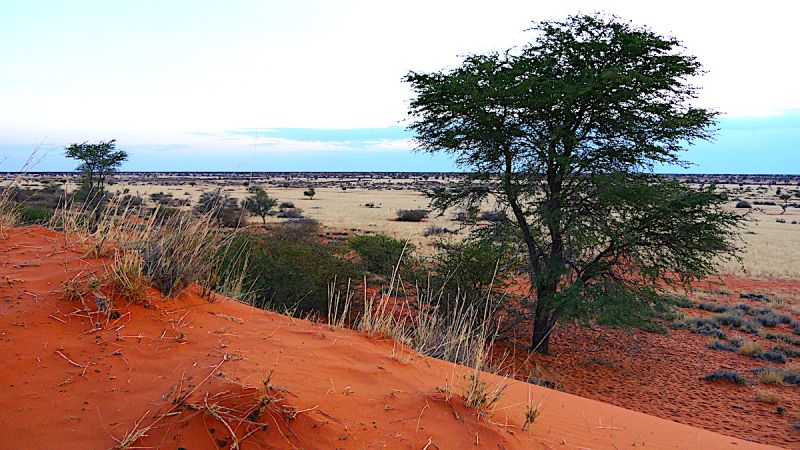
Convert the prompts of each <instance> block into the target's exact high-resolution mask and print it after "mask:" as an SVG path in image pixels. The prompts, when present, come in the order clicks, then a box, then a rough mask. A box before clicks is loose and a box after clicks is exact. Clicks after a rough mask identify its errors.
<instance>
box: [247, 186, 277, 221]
mask: <svg viewBox="0 0 800 450" xmlns="http://www.w3.org/2000/svg"><path fill="white" fill-rule="evenodd" d="M252 191H253V195H251V196H249V197H247V198H245V199H244V207H245V208H246V209H247V210H248V211H250V212H251V213H253V214H255V215H257V216H259V217H261V220H262V221H263V222H264V224H265V225H266V223H267V215H268V214H269V212H270V211H271V210H272V208H274V207H275V205H277V204H278V200H276V199H274V198H272V197H270V196H269V195H267V191H265V190H264V189H262V188H260V187H257V188H255V189H253V190H252Z"/></svg>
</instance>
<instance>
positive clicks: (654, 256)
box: [405, 15, 743, 353]
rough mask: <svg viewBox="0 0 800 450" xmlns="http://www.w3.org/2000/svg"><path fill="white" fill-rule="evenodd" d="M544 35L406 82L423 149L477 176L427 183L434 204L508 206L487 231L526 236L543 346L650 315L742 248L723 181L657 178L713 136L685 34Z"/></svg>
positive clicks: (536, 330)
mask: <svg viewBox="0 0 800 450" xmlns="http://www.w3.org/2000/svg"><path fill="white" fill-rule="evenodd" d="M533 30H534V31H535V32H537V37H536V38H535V40H534V41H533V42H531V43H530V44H527V45H525V46H524V47H522V48H519V49H512V50H509V51H506V52H493V53H488V54H484V55H473V56H468V57H466V58H465V60H464V61H463V63H462V64H461V66H460V67H457V68H455V69H452V70H447V71H440V72H433V73H417V72H410V73H409V74H408V75H406V77H405V81H407V82H408V83H410V85H411V88H412V91H413V92H414V94H415V98H414V99H413V100H412V102H411V109H410V112H409V114H410V115H411V116H412V118H413V119H414V122H413V123H412V125H411V126H410V129H411V130H412V131H414V132H415V133H416V135H417V137H416V140H417V143H418V145H419V148H420V149H421V150H423V151H427V152H431V153H439V152H444V153H448V154H450V155H452V156H454V157H455V160H456V162H457V164H458V165H459V166H460V167H462V168H463V169H465V170H466V172H467V175H466V177H465V178H464V180H463V181H462V182H459V183H458V184H456V185H455V186H450V187H447V188H439V189H435V190H433V191H431V192H428V195H429V196H430V198H431V204H432V206H433V207H434V208H435V209H436V210H438V211H439V212H440V213H444V211H446V210H449V209H451V208H466V209H469V208H473V209H474V208H475V207H476V206H478V205H481V204H482V202H483V201H485V200H487V199H494V200H496V202H497V205H498V210H502V211H507V212H508V219H504V220H499V221H497V222H492V223H491V224H489V225H488V226H484V227H481V228H478V229H476V232H477V233H481V234H491V233H496V234H495V236H519V238H520V239H521V241H522V244H523V245H522V247H523V248H524V253H525V256H526V257H527V260H528V264H527V275H528V279H529V281H530V284H531V293H530V296H531V298H532V299H535V302H527V304H528V305H529V306H528V309H527V311H526V313H527V315H528V316H529V318H530V319H531V322H532V323H533V329H532V333H531V341H530V343H531V348H532V349H533V350H536V351H539V352H542V353H548V351H549V341H550V336H551V332H552V330H553V329H554V327H555V326H556V324H557V323H558V321H559V320H563V319H575V320H579V321H592V320H594V321H601V322H603V323H608V324H613V325H626V326H627V325H640V324H644V323H646V322H647V321H648V320H649V319H650V318H651V317H652V315H653V310H654V308H656V307H658V306H659V304H660V302H662V301H667V300H666V299H665V298H664V297H663V296H662V294H663V292H664V291H663V289H664V288H667V287H673V286H686V285H689V284H690V283H691V282H692V281H694V280H697V279H700V278H703V277H706V276H707V275H709V274H710V273H712V272H713V270H714V268H715V262H716V261H718V257H720V256H721V257H722V258H723V259H726V258H731V257H735V251H736V245H735V243H734V238H735V236H736V229H737V228H738V226H739V225H740V223H741V220H743V219H742V218H741V216H739V215H738V214H736V213H735V212H733V211H728V210H726V209H725V208H724V204H725V203H726V202H727V201H728V199H727V197H726V195H725V194H724V193H723V192H718V191H717V190H716V189H715V188H714V186H707V187H703V188H700V189H696V190H695V189H691V188H690V187H689V186H688V185H687V184H685V183H682V182H679V181H676V180H671V179H668V178H666V177H661V176H657V175H655V174H653V168H655V167H657V166H662V165H671V164H672V165H675V164H677V165H681V164H684V165H685V163H683V161H682V160H681V159H680V158H679V157H678V152H679V151H681V150H682V149H683V147H684V146H685V145H688V144H690V143H691V142H693V141H696V140H703V139H710V138H712V136H713V127H714V125H715V116H716V113H715V112H713V111H710V110H707V109H702V108H698V107H694V106H692V104H691V103H692V101H693V100H694V99H695V97H696V92H697V88H696V87H694V86H693V85H692V84H690V82H689V80H691V79H692V78H693V77H694V76H697V75H699V74H701V68H700V64H699V63H698V62H697V60H696V59H695V58H694V57H692V56H687V55H685V54H683V53H682V48H681V45H680V42H679V41H678V40H676V39H674V38H671V37H663V36H660V35H658V34H656V33H654V32H653V31H650V30H649V29H647V28H637V27H634V26H632V25H631V24H629V23H627V22H623V21H620V20H619V19H617V18H607V17H604V16H602V15H592V16H571V17H568V18H567V19H565V20H564V21H545V22H540V23H536V24H535V25H534V27H533Z"/></svg>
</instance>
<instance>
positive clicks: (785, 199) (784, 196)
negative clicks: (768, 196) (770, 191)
mask: <svg viewBox="0 0 800 450" xmlns="http://www.w3.org/2000/svg"><path fill="white" fill-rule="evenodd" d="M778 197H779V198H780V199H781V200H782V201H783V203H781V204H780V207H781V214H784V213H786V208H788V207H789V200H791V198H792V194H790V193H788V192H784V193H783V194H781V195H779V196H778Z"/></svg>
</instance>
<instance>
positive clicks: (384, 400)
mask: <svg viewBox="0 0 800 450" xmlns="http://www.w3.org/2000/svg"><path fill="white" fill-rule="evenodd" d="M83 254H84V252H83V251H82V249H80V248H70V247H67V246H65V238H64V236H63V235H62V234H59V233H56V232H53V231H50V230H46V229H43V228H38V227H29V228H20V229H16V230H11V231H9V232H8V233H7V235H6V236H4V237H0V363H2V365H0V386H2V390H1V391H0V392H2V393H1V394H0V448H3V449H22V448H24V449H34V448H42V449H44V448H47V449H52V448H75V449H95V448H98V449H101V448H111V447H114V446H118V445H120V443H121V442H122V441H124V439H125V437H126V436H128V437H129V438H131V439H129V442H130V441H131V440H132V436H133V437H140V439H138V440H135V442H133V443H131V444H130V447H129V448H143V447H147V448H172V449H179V448H183V449H190V450H194V449H202V448H237V447H238V448H243V449H248V448H249V449H264V448H326V449H328V448H416V449H420V448H428V449H435V448H438V449H454V448H593V449H599V448H623V447H627V448H630V447H632V446H635V447H645V448H682V449H685V448H703V449H711V448H740V449H744V448H766V447H765V446H761V445H759V444H754V443H750V442H746V441H742V440H737V439H734V438H730V437H726V436H723V435H720V434H716V433H713V432H709V431H705V430H701V429H698V428H693V427H690V426H687V425H681V424H678V423H675V422H671V421H668V420H664V419H659V418H656V417H653V416H648V415H645V414H641V413H637V412H633V411H630V410H627V409H623V408H620V407H616V406H612V405H608V404H604V403H600V402H597V401H593V400H589V399H585V398H581V397H577V396H574V395H570V394H566V393H562V392H557V391H553V390H549V389H545V388H542V387H538V386H532V385H529V384H526V383H522V382H518V381H508V382H507V383H508V388H507V389H506V390H505V392H504V393H503V396H502V398H501V400H500V404H499V406H497V407H496V409H495V411H494V414H493V415H491V417H483V416H480V415H478V414H476V413H475V411H474V410H470V409H468V408H466V407H465V406H463V401H462V399H461V398H460V397H459V396H458V395H455V396H453V397H451V398H450V399H449V401H448V399H447V396H446V395H445V394H444V393H443V392H442V391H443V390H445V389H443V388H444V387H445V386H447V385H448V384H449V385H451V386H452V388H451V390H452V391H454V392H455V393H459V392H461V390H462V387H463V386H464V385H465V384H466V381H465V370H464V369H463V368H460V367H457V366H454V365H453V364H450V363H447V362H443V361H439V360H435V359H432V358H427V357H422V356H419V355H412V354H411V353H410V352H408V351H407V350H402V349H401V348H400V346H399V345H396V344H393V343H392V342H390V341H386V340H380V339H376V338H369V337H366V336H362V335H360V334H358V333H356V332H353V331H350V330H341V329H340V330H332V329H331V328H330V327H328V326H325V325H321V324H316V323H311V322H307V321H303V320H297V319H291V318H289V317H286V316H282V315H279V314H275V313H272V312H267V311H262V310H259V309H254V308H251V307H249V306H247V305H244V304H240V303H237V302H235V301H232V300H229V299H224V298H215V301H214V302H209V301H208V300H206V299H203V298H201V297H200V296H199V295H198V294H197V293H196V292H195V291H194V290H189V291H188V292H186V293H184V294H183V295H181V296H180V297H179V298H177V299H169V300H163V301H162V300H155V306H154V307H149V308H146V307H143V306H138V305H129V304H124V303H123V302H117V303H116V304H115V305H114V309H113V310H112V312H111V313H110V314H106V313H103V314H98V313H95V312H91V311H90V312H89V313H87V312H85V311H84V312H82V311H81V309H82V306H81V304H80V302H75V301H69V300H66V299H63V298H62V297H63V289H64V283H65V282H66V281H68V280H71V279H73V278H75V277H76V276H78V275H81V276H85V275H88V274H90V273H93V272H97V273H100V274H102V273H104V271H105V269H104V264H105V263H106V261H104V260H99V259H87V258H85V257H84V256H83ZM91 306H92V307H94V306H95V302H94V301H92V302H91ZM270 373H271V376H270V375H269V374H270ZM663 376H668V374H663ZM483 377H484V378H485V379H486V380H488V381H489V382H490V383H496V382H499V381H501V379H500V378H498V377H494V376H491V375H486V374H484V375H483ZM437 387H438V388H439V389H437ZM530 401H532V402H533V403H534V404H538V403H539V402H542V406H541V414H540V416H539V417H538V418H537V419H536V422H535V423H534V424H533V425H532V426H531V427H530V428H529V429H528V430H522V429H521V428H520V425H521V424H522V423H523V421H524V418H523V411H524V409H525V406H526V405H528V404H529V402H530ZM232 434H235V435H236V437H235V438H234V437H232Z"/></svg>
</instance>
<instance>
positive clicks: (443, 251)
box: [430, 238, 517, 301]
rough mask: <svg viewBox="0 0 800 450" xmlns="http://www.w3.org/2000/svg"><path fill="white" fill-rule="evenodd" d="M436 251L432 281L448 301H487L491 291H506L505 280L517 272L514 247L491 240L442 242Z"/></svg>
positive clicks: (432, 264) (437, 245)
mask: <svg viewBox="0 0 800 450" xmlns="http://www.w3.org/2000/svg"><path fill="white" fill-rule="evenodd" d="M436 248H437V252H436V254H435V255H434V256H433V257H432V258H431V266H430V272H431V279H432V281H433V284H434V286H435V287H436V288H437V289H440V290H442V292H443V294H444V297H445V298H446V299H447V300H448V301H449V300H452V299H455V297H456V296H457V295H460V296H461V298H466V299H467V300H468V301H474V300H483V299H484V298H485V294H486V293H487V290H488V289H493V290H498V289H502V288H503V287H505V281H504V280H505V278H507V276H508V275H509V274H512V273H514V272H516V269H517V267H516V265H517V261H516V259H515V258H514V254H513V252H512V248H511V246H509V245H507V244H504V243H498V242H495V241H493V240H490V239H486V238H484V239H481V238H477V239H466V240H463V241H459V242H445V241H441V242H438V243H437V244H436ZM495 269H496V270H497V272H496V273H495Z"/></svg>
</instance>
